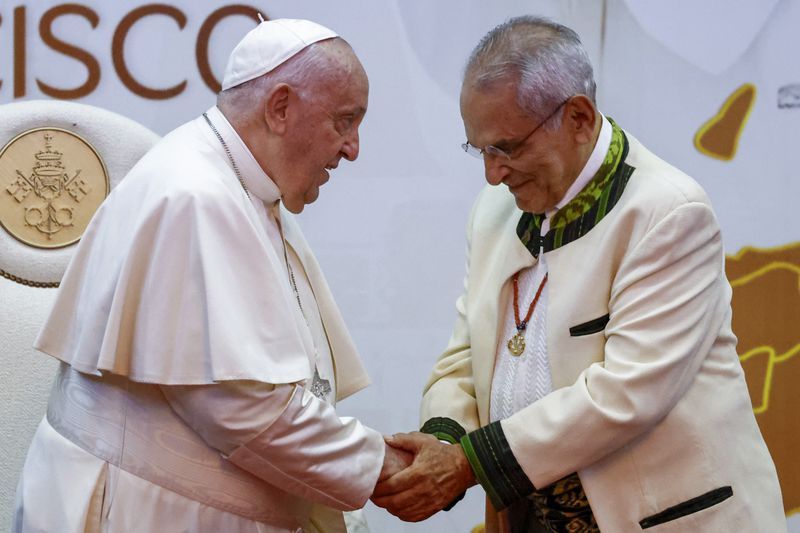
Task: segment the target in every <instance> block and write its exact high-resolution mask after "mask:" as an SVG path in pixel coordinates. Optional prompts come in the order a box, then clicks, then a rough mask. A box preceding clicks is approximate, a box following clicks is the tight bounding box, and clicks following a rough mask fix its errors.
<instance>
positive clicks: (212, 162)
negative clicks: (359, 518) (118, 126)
mask: <svg viewBox="0 0 800 533" xmlns="http://www.w3.org/2000/svg"><path fill="white" fill-rule="evenodd" d="M367 98H368V81H367V77H366V74H365V72H364V70H363V67H362V66H361V64H360V63H359V61H358V59H357V58H356V56H355V54H354V53H353V51H352V49H351V48H350V46H349V45H348V44H347V43H346V42H345V41H344V40H342V39H341V38H339V37H338V36H337V35H336V34H335V33H334V32H332V31H331V30H329V29H327V28H324V27H322V26H319V25H317V24H315V23H312V22H309V21H301V20H275V21H268V22H262V23H261V24H260V25H259V26H258V27H257V28H256V29H254V30H253V31H252V32H250V33H249V34H248V35H247V36H246V37H245V38H244V39H243V40H242V42H241V43H240V44H239V45H238V46H237V47H236V49H235V50H234V52H233V53H232V55H231V57H230V60H229V62H228V67H227V70H226V73H225V78H224V81H223V91H222V92H221V93H220V95H219V97H218V101H217V106H215V107H212V108H211V109H209V110H208V111H207V112H206V113H204V114H203V115H202V116H201V117H199V118H197V119H195V120H193V121H191V122H189V123H187V124H185V125H183V126H181V127H179V128H178V129H176V130H175V131H173V132H172V133H170V134H169V135H167V136H166V137H165V138H164V139H163V140H162V141H161V142H160V143H159V144H158V145H156V147H155V148H154V149H153V150H151V151H150V152H149V153H148V154H147V155H146V156H145V157H144V158H143V159H142V160H141V161H140V162H139V163H138V164H137V165H136V166H135V167H134V168H133V169H132V170H131V172H130V173H129V175H128V176H127V177H126V178H125V180H124V181H123V182H122V184H121V185H120V186H118V187H117V188H116V189H115V190H114V191H113V193H112V194H111V195H110V196H109V198H108V199H107V200H106V202H105V203H104V204H103V205H102V207H101V208H100V209H99V210H98V212H97V214H96V216H95V218H94V220H93V221H92V223H91V225H90V226H89V228H88V229H87V231H86V234H85V235H84V237H83V240H82V242H81V244H80V246H79V248H78V250H77V251H76V253H75V256H74V259H73V261H72V263H71V264H70V266H69V268H68V270H67V273H66V274H65V276H64V279H63V282H62V285H61V289H60V293H59V295H58V298H57V301H56V303H55V305H54V307H53V310H52V312H51V315H50V317H49V319H48V320H47V323H46V324H45V326H44V328H43V330H42V332H41V334H40V335H39V338H38V339H37V341H36V347H37V348H38V349H39V350H41V351H42V352H44V353H47V354H49V355H51V356H53V357H55V358H57V359H59V360H61V361H62V365H61V369H60V372H59V374H58V377H57V379H56V383H55V385H54V388H53V392H52V395H51V398H50V402H49V405H48V412H47V415H46V417H45V419H44V420H42V422H41V424H40V426H39V428H38V430H37V433H36V435H35V437H34V440H33V443H32V445H31V448H30V451H29V453H28V457H27V461H26V464H25V468H24V471H23V474H22V477H21V479H20V483H19V488H18V494H17V509H16V514H15V518H14V528H15V530H16V531H58V532H73V531H75V532H77V531H81V532H82V531H101V530H102V531H225V532H240V531H241V532H244V531H260V532H285V531H326V532H328V531H344V529H345V525H344V521H343V515H342V511H346V510H352V509H357V508H359V507H361V506H362V505H363V504H364V503H365V502H366V500H367V498H368V497H369V496H370V495H371V493H372V491H373V488H374V486H375V484H376V482H377V481H378V479H379V478H384V477H386V476H387V475H389V474H391V473H392V472H394V471H396V470H398V469H399V468H401V467H402V466H404V464H405V462H406V461H405V456H404V455H403V453H402V452H398V451H396V450H393V449H390V448H387V447H386V445H385V444H384V441H383V438H382V436H381V435H380V434H379V433H378V432H376V431H374V430H372V429H369V428H367V427H365V426H363V425H362V424H360V423H359V422H358V421H357V420H353V419H349V418H340V417H339V416H337V415H336V413H335V411H334V405H335V402H336V400H338V399H341V398H344V397H346V396H348V395H350V394H353V393H354V392H356V391H357V390H359V389H361V388H363V387H364V386H366V385H367V384H368V378H367V375H366V373H365V371H364V368H363V367H362V365H361V362H360V360H359V358H358V354H357V353H356V350H355V347H354V346H353V343H352V341H351V339H350V337H349V335H348V332H347V330H346V328H345V325H344V322H343V320H342V318H341V316H340V314H339V311H338V309H337V307H336V305H335V303H334V301H333V298H332V296H331V293H330V291H329V289H328V286H327V284H326V282H325V279H324V278H323V276H322V273H321V271H320V269H319V265H318V264H317V262H316V260H315V259H314V256H313V255H312V253H311V250H310V249H309V247H308V245H307V244H306V242H305V240H304V239H303V236H302V233H301V231H300V229H299V227H298V226H297V224H296V222H295V221H294V219H293V217H292V216H291V214H289V213H287V212H286V211H287V210H288V211H290V212H292V213H299V212H300V211H302V210H303V208H304V206H305V205H306V204H308V203H311V202H313V201H314V200H315V199H316V198H317V195H318V193H319V187H320V186H321V185H322V184H323V183H325V182H326V181H327V180H328V178H329V172H330V171H331V170H332V169H334V168H336V166H337V165H338V164H339V162H340V160H341V159H346V160H348V161H353V160H355V159H356V157H357V156H358V150H359V138H358V127H359V125H360V123H361V120H362V118H363V116H364V113H365V112H366V107H367ZM281 204H282V206H281Z"/></svg>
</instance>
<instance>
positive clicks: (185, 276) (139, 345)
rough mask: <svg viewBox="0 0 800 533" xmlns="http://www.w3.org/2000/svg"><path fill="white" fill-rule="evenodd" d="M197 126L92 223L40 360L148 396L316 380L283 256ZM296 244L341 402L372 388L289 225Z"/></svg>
mask: <svg viewBox="0 0 800 533" xmlns="http://www.w3.org/2000/svg"><path fill="white" fill-rule="evenodd" d="M200 120H202V119H200ZM202 125H203V124H202V123H200V122H199V121H198V120H195V121H193V122H190V123H188V124H185V125H184V126H182V127H180V128H178V129H177V130H175V131H173V132H172V133H170V134H169V135H167V136H166V137H165V138H164V139H163V140H162V141H161V142H160V143H159V144H158V145H156V147H154V148H153V149H152V150H151V151H150V152H149V153H148V154H147V155H145V156H144V158H142V160H141V161H140V162H139V163H137V165H136V166H135V167H134V168H133V169H132V170H131V172H130V173H129V174H128V176H127V177H126V178H125V179H124V180H122V182H121V183H120V185H119V186H118V187H116V188H115V189H114V191H113V192H112V193H111V195H109V197H108V198H107V199H106V201H105V202H104V203H103V205H102V206H101V207H100V209H99V210H98V211H97V213H96V214H95V216H94V218H93V220H92V222H91V223H90V225H89V227H88V228H87V230H86V233H85V234H84V236H83V238H82V240H81V242H80V244H79V246H78V249H77V250H76V252H75V255H74V257H73V259H72V261H71V263H70V265H69V267H68V268H67V272H66V273H65V275H64V279H63V280H62V283H61V288H60V289H59V294H58V296H57V299H56V302H55V305H54V306H53V309H52V311H51V314H50V316H49V318H48V320H47V321H46V323H45V325H44V327H43V329H42V331H41V333H40V334H39V337H38V338H37V340H36V342H35V344H34V346H35V347H36V348H37V349H38V350H40V351H43V352H45V353H47V354H50V355H52V356H54V357H56V358H58V359H60V360H62V361H64V362H66V363H68V364H70V365H71V366H72V367H73V368H75V369H76V370H78V371H81V372H84V373H91V374H100V373H102V371H108V372H112V373H114V374H119V375H123V376H127V377H128V378H130V379H132V380H135V381H141V382H148V383H161V384H204V383H212V382H215V381H220V380H235V379H248V380H257V381H262V382H266V383H276V384H277V383H292V382H297V381H302V380H305V379H307V378H309V377H310V376H311V375H312V373H313V357H314V349H313V343H312V340H311V338H310V334H309V333H308V330H307V328H306V327H305V326H304V322H303V318H302V315H301V314H300V311H299V309H298V308H297V303H296V302H295V300H294V295H293V294H292V293H291V289H290V287H289V285H288V283H286V271H285V265H284V259H283V255H282V254H283V252H282V250H275V249H274V247H273V246H272V245H271V243H270V240H269V238H268V237H267V235H266V232H265V230H264V227H263V226H262V225H261V222H260V221H259V220H258V218H257V212H256V210H255V209H254V208H253V206H252V204H250V203H249V202H250V200H249V199H248V198H247V196H246V195H245V193H244V191H243V189H242V187H241V185H240V184H239V182H238V181H237V179H236V177H235V175H234V173H233V172H232V171H231V169H230V166H229V163H228V161H227V159H226V156H225V154H224V152H223V151H222V149H221V147H220V146H219V143H218V142H217V141H216V139H214V138H213V137H211V136H210V134H209V133H208V132H205V131H204V130H203V129H202V128H201V126H202ZM215 143H216V144H215ZM291 232H292V233H293V240H294V241H299V248H300V251H299V253H300V254H301V259H302V260H303V261H304V265H305V266H306V270H307V271H308V274H309V278H310V280H309V281H310V282H311V283H312V286H313V288H314V291H315V295H317V298H318V300H319V302H318V303H319V307H320V312H321V315H322V318H323V323H324V324H325V328H326V331H327V332H328V336H329V338H330V342H331V350H332V352H333V354H334V359H335V363H336V367H337V372H336V374H337V384H339V392H340V394H339V395H338V396H340V397H345V396H347V395H349V394H352V393H353V392H355V391H356V390H358V389H360V388H363V387H364V386H366V384H367V383H368V378H367V376H366V373H365V371H364V369H363V366H362V365H361V363H360V360H359V359H358V356H357V353H356V351H355V347H354V346H353V344H352V341H351V339H350V337H349V334H348V333H347V331H346V329H345V327H344V322H343V320H342V319H341V316H340V315H339V311H338V309H337V308H336V306H335V304H334V303H333V299H332V297H331V296H330V292H329V289H328V287H327V284H326V283H325V280H324V278H322V275H321V272H320V271H319V267H318V265H317V264H316V261H315V260H314V258H313V255H312V254H311V251H310V250H307V249H305V248H306V247H307V245H305V241H304V240H303V239H302V236H301V234H300V233H299V228H297V227H295V225H293V223H292V228H291ZM293 245H295V246H298V244H295V243H293ZM315 278H316V279H315ZM340 381H341V383H340Z"/></svg>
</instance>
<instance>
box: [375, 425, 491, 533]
mask: <svg viewBox="0 0 800 533" xmlns="http://www.w3.org/2000/svg"><path fill="white" fill-rule="evenodd" d="M384 439H385V441H386V455H385V456H384V460H383V468H382V469H381V473H380V476H378V483H377V484H376V485H375V490H374V491H373V493H372V497H371V498H370V499H371V500H372V502H373V503H374V504H375V505H377V506H378V507H383V508H384V509H386V510H387V511H389V512H390V513H392V514H393V515H395V516H396V517H398V518H400V519H401V520H405V521H406V522H419V521H421V520H425V519H426V518H429V517H430V516H432V515H434V514H435V513H437V512H439V511H441V510H442V509H443V508H445V507H447V505H448V504H450V503H451V502H453V500H455V499H456V498H457V497H458V496H459V495H460V494H461V493H463V492H464V491H465V490H467V489H468V488H469V487H471V486H473V485H475V484H476V483H477V481H476V480H475V475H474V474H473V472H472V467H471V466H470V464H469V461H468V460H467V457H466V456H465V455H464V452H463V450H462V449H461V446H459V445H458V444H447V443H444V442H441V441H440V440H439V439H437V438H436V437H434V436H433V435H427V434H424V433H418V432H414V433H399V434H396V435H393V436H391V437H384Z"/></svg>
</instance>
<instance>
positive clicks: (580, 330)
mask: <svg viewBox="0 0 800 533" xmlns="http://www.w3.org/2000/svg"><path fill="white" fill-rule="evenodd" d="M608 319H609V316H608V314H605V315H603V316H601V317H597V318H593V319H592V320H590V321H588V322H584V323H583V324H578V325H577V326H572V327H571V328H569V334H570V336H571V337H580V336H581V335H591V334H592V333H597V332H598V331H603V330H604V329H605V328H606V324H608Z"/></svg>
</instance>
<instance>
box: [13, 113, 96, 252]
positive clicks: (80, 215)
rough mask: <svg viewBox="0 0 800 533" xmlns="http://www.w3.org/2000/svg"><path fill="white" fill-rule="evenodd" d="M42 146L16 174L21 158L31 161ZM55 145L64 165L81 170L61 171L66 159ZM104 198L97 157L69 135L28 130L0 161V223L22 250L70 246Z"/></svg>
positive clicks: (84, 142) (82, 142)
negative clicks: (70, 163)
mask: <svg viewBox="0 0 800 533" xmlns="http://www.w3.org/2000/svg"><path fill="white" fill-rule="evenodd" d="M31 136H32V137H31ZM42 140H44V149H39V150H38V151H36V152H35V153H34V154H33V158H34V163H33V166H32V167H28V168H30V170H29V171H23V170H21V169H20V168H19V167H20V165H19V163H20V162H22V161H24V160H25V159H26V157H25V154H26V153H27V158H30V154H31V152H33V150H34V149H35V148H34V147H35V146H36V145H37V144H38V146H39V147H41V142H42ZM55 140H58V141H59V147H60V148H61V145H64V147H65V148H63V149H65V151H68V156H69V157H68V159H69V160H71V161H73V162H75V160H76V159H78V160H79V164H80V165H81V166H80V168H77V169H74V170H70V169H68V168H67V166H65V164H64V159H65V154H64V152H62V151H59V150H57V149H56V148H54V141H55ZM89 154H91V156H90V157H87V155H89ZM27 160H28V161H30V159H27ZM75 166H77V165H75ZM87 167H88V168H87ZM73 168H74V167H73ZM84 168H86V169H87V171H88V174H87V172H85V171H84ZM12 169H13V174H11V173H10V171H12ZM4 170H5V171H6V172H3V171H4ZM3 173H5V174H6V176H7V178H6V180H5V184H4V183H3V180H2V174H3ZM9 174H10V175H9ZM9 178H10V181H9ZM96 189H97V190H96ZM107 192H108V178H107V177H106V173H105V167H104V166H103V164H102V162H101V161H100V159H99V157H98V156H97V153H96V152H95V151H94V149H93V148H91V146H89V145H88V143H86V141H84V140H83V139H81V138H80V137H78V136H76V135H74V134H72V133H71V132H67V131H65V130H57V129H54V128H51V129H39V130H32V131H30V132H27V133H25V134H22V135H20V136H19V137H17V138H16V139H14V140H13V141H12V142H11V143H9V144H8V145H7V146H6V147H5V148H4V149H3V153H2V155H0V223H2V225H3V226H4V227H5V228H6V230H8V231H9V232H10V233H11V234H12V235H14V236H15V237H17V238H18V239H19V240H22V241H23V242H25V243H26V244H30V245H33V246H37V247H45V248H51V247H57V246H65V245H67V244H71V243H72V242H75V241H76V240H77V239H78V238H80V234H81V233H82V232H83V230H84V229H85V227H86V224H88V221H89V219H90V218H91V215H92V214H94V211H95V210H96V209H97V207H98V206H99V204H100V202H102V200H103V199H104V198H105V196H106V194H107ZM3 193H5V194H3ZM84 204H86V205H84Z"/></svg>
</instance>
